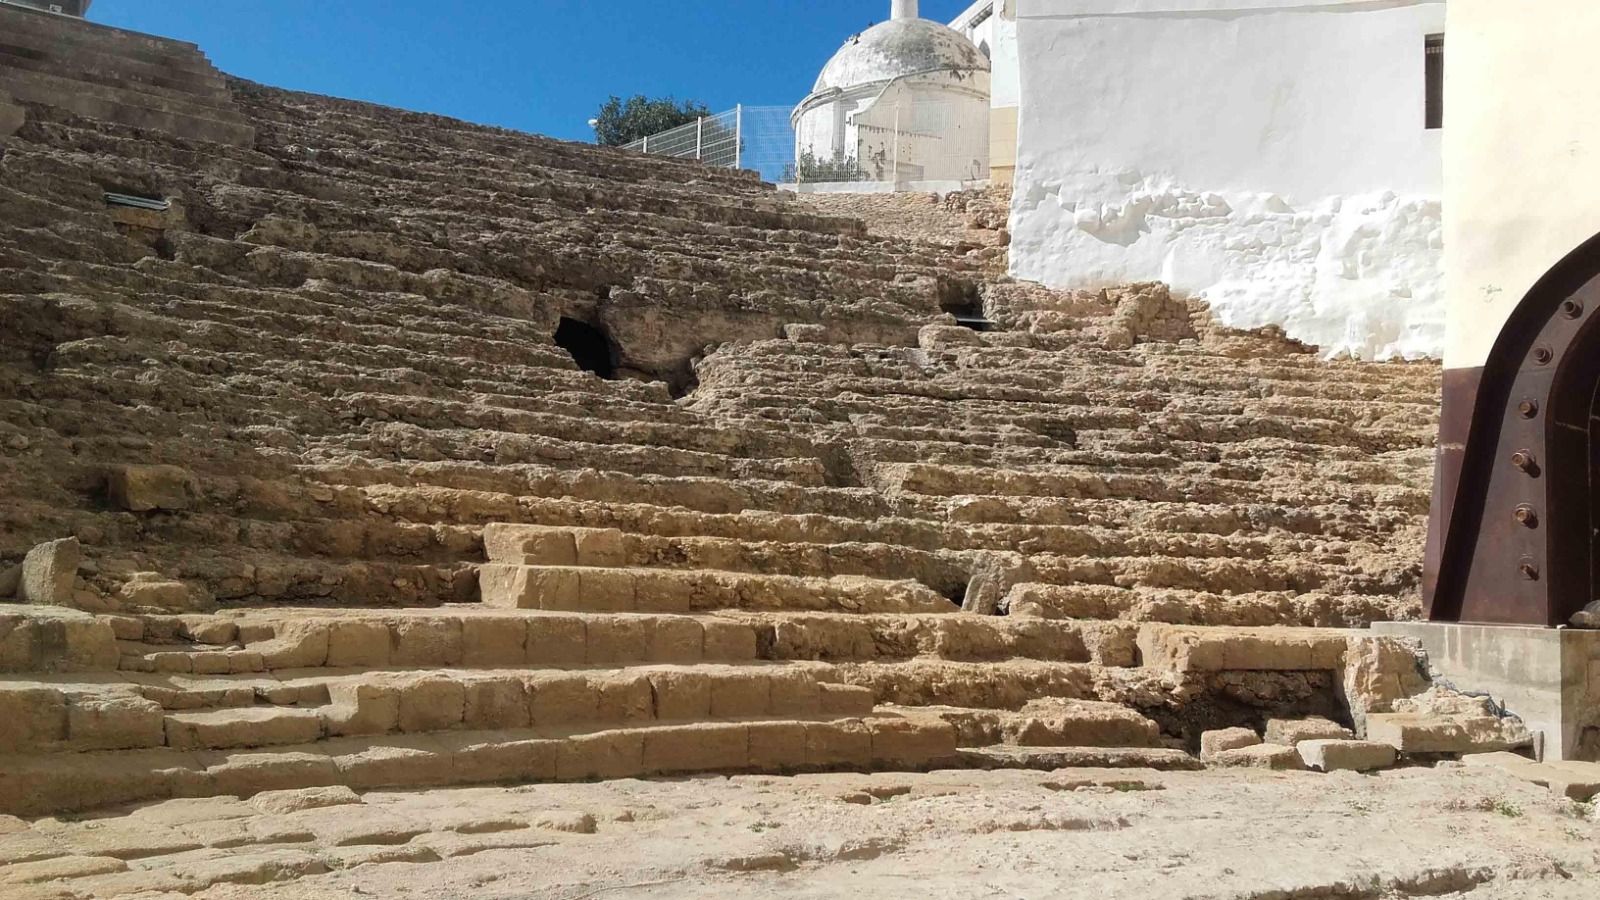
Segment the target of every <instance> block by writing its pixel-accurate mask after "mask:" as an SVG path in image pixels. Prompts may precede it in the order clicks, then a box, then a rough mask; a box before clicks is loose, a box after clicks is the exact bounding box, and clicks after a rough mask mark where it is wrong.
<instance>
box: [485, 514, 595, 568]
mask: <svg viewBox="0 0 1600 900" xmlns="http://www.w3.org/2000/svg"><path fill="white" fill-rule="evenodd" d="M573 532H574V529H571V528H560V527H554V526H549V525H508V524H503V523H498V522H497V523H491V524H489V525H486V526H484V529H483V550H484V554H485V555H486V556H488V558H489V561H490V562H494V563H502V564H505V565H511V566H575V565H577V564H578V546H577V541H576V539H575V538H574V537H573Z"/></svg>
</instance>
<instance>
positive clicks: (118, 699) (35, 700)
mask: <svg viewBox="0 0 1600 900" xmlns="http://www.w3.org/2000/svg"><path fill="white" fill-rule="evenodd" d="M827 678H828V673H827V671H826V669H825V668H824V667H818V666H806V665H764V666H717V665H700V666H689V667H672V666H636V667H630V668H623V669H594V670H536V671H532V672H529V671H526V670H474V671H435V672H415V671H412V672H401V671H393V672H390V671H376V672H363V673H360V674H352V675H331V676H316V677H291V676H280V678H278V679H276V680H272V681H250V680H239V679H234V680H212V681H204V680H197V681H185V680H181V679H175V680H173V681H170V682H168V683H166V684H142V683H130V684H125V685H119V686H113V687H106V686H103V685H102V686H96V685H76V684H63V685H59V686H51V685H47V684H41V683H24V684H7V685H3V686H0V708H3V709H6V710H7V711H9V712H10V713H11V717H12V719H13V721H14V722H15V723H16V724H17V727H16V728H15V730H13V731H12V732H11V733H10V734H8V735H7V736H6V737H5V738H4V739H3V740H0V750H3V751H5V752H14V753H34V752H78V751H86V750H100V749H126V750H132V749H141V748H150V747H161V746H166V747H170V748H172V749H175V750H196V749H229V748H238V747H265V746H273V745H278V744H291V743H312V742H315V741H318V740H321V739H323V738H324V737H352V736H368V735H384V734H394V733H400V734H424V733H430V732H439V731H457V730H461V729H463V728H465V729H469V730H484V729H504V728H513V729H514V728H529V727H532V728H543V729H552V728H554V729H561V728H572V727H577V726H580V725H581V726H586V727H602V726H604V727H621V726H627V725H634V724H641V723H645V724H648V723H652V722H670V721H705V720H717V721H721V720H733V719H746V718H761V717H769V716H798V717H815V716H833V717H837V716H850V715H865V714H868V713H870V712H871V711H872V707H873V702H872V695H871V692H870V691H868V690H867V689H865V688H862V687H856V686H851V685H843V684H838V683H834V682H832V681H830V680H826V679H827Z"/></svg>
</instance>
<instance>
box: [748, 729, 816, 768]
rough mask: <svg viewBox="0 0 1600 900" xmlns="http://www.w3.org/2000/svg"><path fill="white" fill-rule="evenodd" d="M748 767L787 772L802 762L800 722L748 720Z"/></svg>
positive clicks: (803, 733) (803, 741)
mask: <svg viewBox="0 0 1600 900" xmlns="http://www.w3.org/2000/svg"><path fill="white" fill-rule="evenodd" d="M748 727H749V734H750V767H751V768H752V769H756V770H757V771H762V772H787V771H792V770H794V769H798V768H800V767H801V766H804V765H805V764H806V725H805V723H803V722H751V723H749V726H748Z"/></svg>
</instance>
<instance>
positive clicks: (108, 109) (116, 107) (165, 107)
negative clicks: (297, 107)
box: [0, 68, 255, 146]
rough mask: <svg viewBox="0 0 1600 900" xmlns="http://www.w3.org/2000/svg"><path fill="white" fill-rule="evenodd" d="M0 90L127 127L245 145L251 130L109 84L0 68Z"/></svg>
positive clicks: (218, 115)
mask: <svg viewBox="0 0 1600 900" xmlns="http://www.w3.org/2000/svg"><path fill="white" fill-rule="evenodd" d="M0 90H5V91H8V92H9V93H10V94H11V95H12V96H13V97H15V98H16V99H18V100H22V101H26V102H29V103H42V104H45V105H48V106H58V107H62V108H65V109H68V110H71V111H72V112H75V113H77V114H78V115H81V116H86V117H88V118H92V119H101V120H104V121H107V122H112V123H115V124H118V125H123V126H127V127H131V128H149V129H154V130H157V131H164V132H167V133H169V134H174V135H177V136H179V137H183V138H187V139H189V140H196V141H207V142H211V143H218V144H235V145H239V146H249V145H250V144H251V143H252V142H253V141H254V140H255V130H254V129H253V128H251V127H250V126H249V125H246V124H244V123H243V121H242V120H239V119H238V116H237V114H236V113H235V114H232V115H229V114H228V113H226V112H224V111H221V110H217V109H215V108H211V107H206V106H203V105H199V104H191V103H186V102H182V101H178V100H174V99H166V98H158V97H155V96H154V95H151V94H143V93H141V92H138V91H134V90H133V89H131V88H108V87H104V86H101V85H95V84H91V83H89V82H84V81H75V80H73V79H70V78H63V77H59V76H54V75H47V74H44V73H42V72H29V71H23V70H20V69H12V68H0Z"/></svg>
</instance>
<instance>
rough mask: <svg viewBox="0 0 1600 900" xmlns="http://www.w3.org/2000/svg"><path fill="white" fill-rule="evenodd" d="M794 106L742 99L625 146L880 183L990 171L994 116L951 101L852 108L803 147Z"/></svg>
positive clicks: (784, 178) (784, 175)
mask: <svg viewBox="0 0 1600 900" xmlns="http://www.w3.org/2000/svg"><path fill="white" fill-rule="evenodd" d="M792 112H793V110H792V108H791V107H787V106H743V105H740V106H736V107H734V108H733V109H731V110H728V111H727V112H724V113H718V114H717V115H714V116H705V117H703V118H700V119H696V120H695V121H693V122H690V123H688V124H686V125H680V126H678V127H677V128H673V129H670V130H668V131H663V132H661V133H659V134H652V135H650V136H649V137H646V138H641V139H640V140H637V141H634V142H633V143H631V144H625V145H624V146H623V149H625V150H636V151H639V152H641V153H653V154H656V155H658V156H672V157H677V158H679V159H697V160H700V161H701V162H703V163H705V164H706V165H709V166H721V167H724V168H731V169H750V170H753V171H756V172H760V173H761V177H762V179H763V180H766V181H771V182H778V183H793V182H799V183H825V182H834V183H841V182H842V183H846V184H848V183H856V182H859V183H863V184H865V183H875V184H877V185H880V186H881V185H883V184H890V185H893V186H894V187H895V188H896V189H901V190H909V189H913V187H914V186H915V185H917V184H918V183H922V182H925V181H928V180H934V181H944V182H967V181H974V182H975V181H979V180H982V179H986V178H988V177H989V172H988V141H989V135H988V123H987V121H984V122H982V123H979V122H975V121H974V122H967V121H966V120H958V119H955V118H954V114H953V113H952V112H951V108H950V106H949V104H946V103H939V102H931V101H913V100H896V99H892V98H891V99H887V100H885V101H883V102H879V103H877V104H874V105H873V106H871V107H870V108H864V109H861V110H859V111H858V112H857V113H854V114H852V115H851V116H850V117H849V119H848V122H847V124H846V126H845V132H844V133H843V134H834V133H832V131H831V130H830V131H829V132H828V133H827V134H826V135H821V134H819V135H813V136H809V137H808V138H807V140H813V141H821V142H825V143H826V144H827V146H826V147H813V146H801V145H800V143H801V142H799V141H797V140H796V135H795V130H794V127H793V126H792V125H791V124H790V115H791V114H792Z"/></svg>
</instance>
